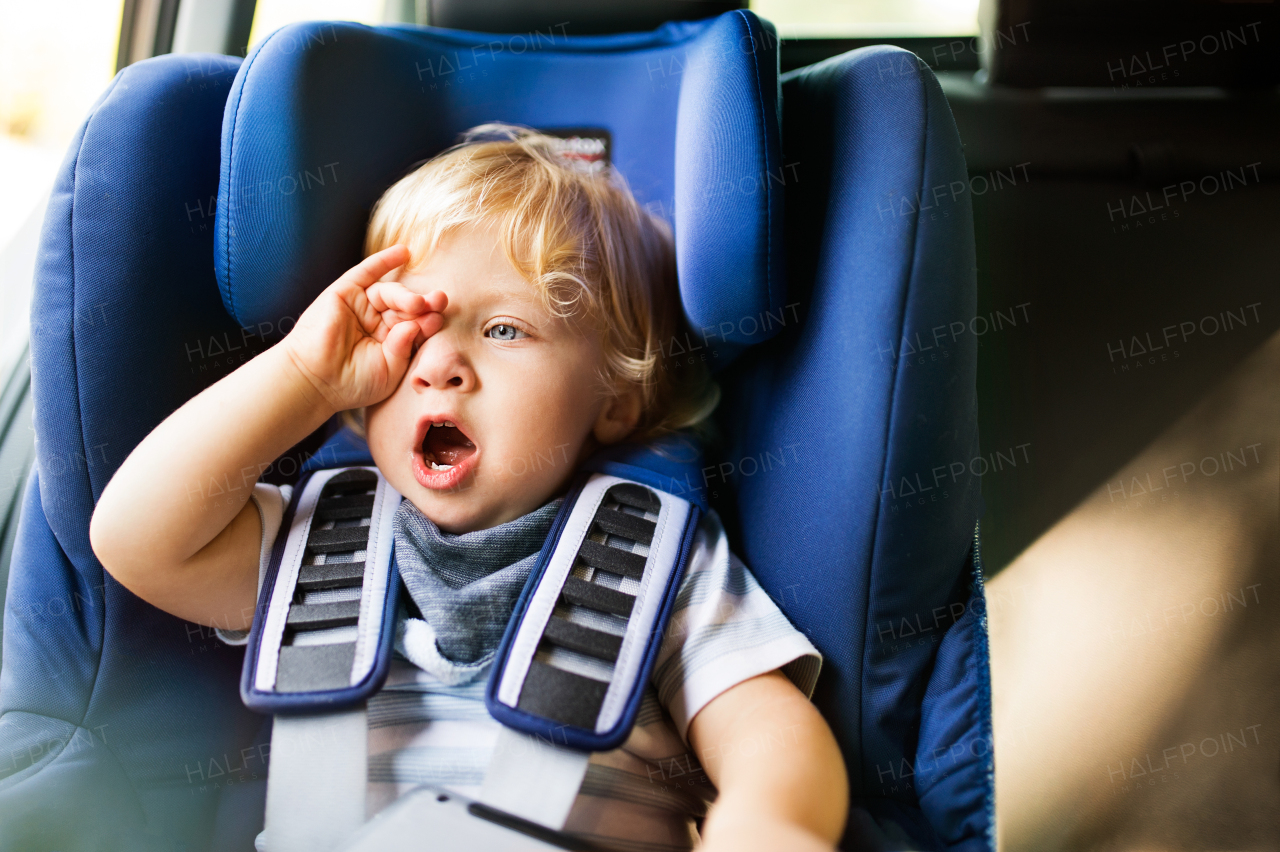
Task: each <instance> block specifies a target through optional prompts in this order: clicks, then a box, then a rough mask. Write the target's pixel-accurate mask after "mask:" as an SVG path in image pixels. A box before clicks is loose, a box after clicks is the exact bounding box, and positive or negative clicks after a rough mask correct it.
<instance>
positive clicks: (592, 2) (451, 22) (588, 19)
mask: <svg viewBox="0 0 1280 852" xmlns="http://www.w3.org/2000/svg"><path fill="white" fill-rule="evenodd" d="M746 7H747V4H746V2H745V0H647V2H644V3H637V2H636V0H428V4H427V21H428V22H429V23H430V24H431V25H432V26H433V27H449V28H451V29H455V30H482V31H484V32H489V33H532V32H537V31H539V30H545V31H548V32H550V31H552V30H555V31H556V32H559V33H561V34H562V35H603V34H605V33H628V32H638V31H640V30H651V29H654V28H655V27H659V26H661V25H662V24H663V23H665V22H666V21H696V20H698V19H699V18H710V17H712V16H714V15H721V14H724V13H725V12H731V11H733V10H734V9H745V8H746Z"/></svg>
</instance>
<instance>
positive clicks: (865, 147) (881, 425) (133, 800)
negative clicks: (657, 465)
mask: <svg viewBox="0 0 1280 852" xmlns="http://www.w3.org/2000/svg"><path fill="white" fill-rule="evenodd" d="M770 33H771V30H770V29H769V28H767V27H764V26H762V25H760V24H759V22H757V21H756V20H755V19H754V16H752V15H751V14H750V13H742V12H735V13H730V14H727V15H725V16H722V17H720V18H717V19H713V20H711V21H709V22H697V23H692V24H679V25H671V26H667V27H664V28H662V29H660V30H658V31H656V32H655V33H644V34H635V35H623V36H607V37H590V38H583V39H577V40H569V41H566V40H564V39H563V38H558V39H556V40H555V41H554V43H552V44H547V43H545V40H544V43H542V44H540V45H538V46H537V49H532V48H531V47H530V46H529V44H527V43H526V44H525V46H524V48H525V49H524V50H523V51H521V52H517V51H516V50H515V49H514V46H515V45H516V44H517V43H516V42H513V41H511V39H509V38H497V37H492V36H482V35H472V34H465V33H452V32H443V31H433V30H420V29H416V28H411V27H391V28H378V29H370V28H365V27H359V26H355V25H345V24H333V25H330V24H306V25H298V26H293V27H288V28H285V29H284V30H281V31H279V32H278V33H276V34H274V35H273V36H271V37H270V38H268V39H267V40H266V41H265V42H264V43H263V45H262V46H260V47H259V48H258V49H257V50H256V51H255V52H254V54H252V55H251V57H250V58H249V59H248V60H246V62H245V64H244V66H243V67H241V68H240V71H239V73H238V75H236V76H235V82H234V83H232V80H231V78H232V72H233V71H234V70H235V67H236V65H237V60H229V59H217V58H212V57H203V58H194V59H193V58H190V57H181V58H176V57H164V58H160V59H156V60H152V61H149V62H144V63H140V64H137V65H134V66H131V67H130V68H128V69H127V70H126V71H125V72H123V73H122V74H121V75H119V76H118V77H117V78H116V80H115V81H114V82H113V85H112V88H111V89H109V90H108V92H107V93H106V95H104V97H103V99H102V100H101V101H100V102H99V104H98V105H97V106H95V108H94V111H93V112H92V114H91V115H90V117H89V120H88V122H87V124H86V126H85V129H84V130H83V131H82V133H81V135H80V137H79V138H78V139H77V140H76V142H75V144H73V146H72V149H71V152H70V153H69V155H68V159H67V161H66V163H65V164H64V166H63V169H62V172H61V175H60V177H59V180H58V184H57V187H56V190H55V194H54V197H53V201H52V203H51V205H50V208H49V215H48V219H47V221H46V225H45V232H44V235H43V238H42V247H41V256H40V265H39V269H38V273H37V279H36V291H35V299H34V300H33V305H34V307H33V313H32V353H33V356H32V357H33V378H32V381H33V391H34V395H35V404H36V428H37V432H38V436H39V443H38V471H37V475H36V476H33V477H32V479H31V484H30V487H29V488H28V492H27V495H26V502H25V505H24V511H23V516H22V519H21V521H20V532H19V541H18V544H17V548H16V549H15V552H14V563H13V568H12V573H11V577H10V589H9V599H8V603H7V607H8V608H7V610H6V619H5V637H4V666H3V671H2V672H0V744H2V747H0V848H29V847H34V848H60V849H88V848H94V849H97V848H108V849H114V848H120V849H130V850H132V849H152V848H156V849H159V848H164V849H175V848H179V847H181V848H184V849H207V848H218V849H221V848H245V847H244V844H245V843H246V842H247V838H248V837H250V836H251V835H252V832H253V831H255V830H256V829H257V828H258V827H259V826H260V824H261V806H262V785H261V775H262V773H261V771H260V769H261V763H259V762H256V761H259V760H260V757H261V755H262V752H261V750H260V746H261V744H262V743H263V742H264V740H263V736H264V726H263V724H262V720H261V717H257V716H254V715H252V714H249V713H248V712H247V711H245V710H244V709H243V708H242V707H241V706H240V704H239V697H238V693H237V675H238V672H239V670H240V665H241V655H240V653H239V652H237V651H234V650H231V649H228V648H225V647H222V646H221V645H219V644H218V643H217V642H216V641H214V640H213V638H212V637H211V636H210V635H209V633H208V631H203V630H200V629H197V628H194V627H193V626H192V625H187V624H184V623H183V622H181V621H179V620H177V619H174V618H170V617H168V616H166V615H163V614H162V613H159V612H158V611H156V610H155V609H153V608H151V607H149V606H147V605H145V604H143V603H141V602H140V601H138V600H137V599H136V598H134V597H133V596H132V595H130V594H129V593H128V592H127V591H125V590H124V589H123V588H121V587H120V586H119V585H118V584H116V583H115V582H114V581H113V580H112V579H111V578H110V577H108V576H106V575H105V574H104V572H103V571H102V568H101V566H100V565H99V564H98V563H97V561H96V560H95V559H94V557H93V554H92V553H91V551H90V548H89V544H88V523H89V518H90V515H91V512H92V507H93V505H94V501H95V500H96V499H97V497H98V496H99V495H100V494H101V492H102V489H103V487H104V485H105V484H106V482H107V480H108V479H109V477H110V476H111V474H112V472H113V471H114V470H115V469H116V468H117V467H118V465H119V464H120V462H121V461H122V460H123V459H124V458H125V456H126V455H127V454H128V453H129V452H130V451H131V450H132V449H133V448H134V446H136V444H137V443H138V442H139V441H140V440H141V439H142V437H143V436H145V435H146V434H147V433H148V431H150V429H152V428H153V427H154V426H155V424H156V423H158V422H159V421H160V420H161V419H162V418H163V417H164V416H165V415H167V414H168V413H169V412H170V411H172V410H173V409H174V408H175V407H177V406H178V405H180V404H181V403H182V402H183V401H184V400H186V399H188V398H189V397H191V396H192V395H194V394H195V393H197V392H198V391H199V390H200V389H201V388H203V387H204V386H206V385H207V384H209V383H211V382H212V381H214V380H216V379H217V378H218V377H220V376H221V375H223V374H225V373H226V372H228V371H229V370H231V369H233V368H234V367H235V366H238V364H239V363H241V361H242V360H243V358H244V357H245V356H246V355H248V354H252V353H253V352H254V351H258V350H260V349H261V347H262V346H263V345H266V343H267V342H269V341H268V340H265V339H263V338H264V336H266V335H265V333H264V332H263V331H262V329H264V328H265V329H268V330H270V329H280V328H282V326H283V327H284V328H286V329H287V327H288V325H289V323H288V320H289V319H290V318H291V317H296V315H297V314H298V313H299V312H300V311H301V309H302V308H303V307H304V306H305V305H306V304H307V303H308V301H309V300H310V299H311V298H312V297H313V296H314V295H315V294H316V293H317V292H319V290H320V289H321V288H323V287H324V286H326V285H327V284H328V283H329V282H330V281H331V280H332V279H333V278H334V277H336V276H337V275H338V274H339V273H340V272H341V271H342V270H343V269H344V268H345V267H346V266H348V265H349V264H350V263H351V262H353V261H354V260H355V259H356V258H357V257H358V254H359V246H360V241H361V234H362V232H363V228H364V224H365V221H366V218H367V215H368V209H369V206H370V204H371V203H372V202H373V200H374V199H376V198H377V197H378V195H379V194H380V193H381V192H382V190H383V189H384V188H385V187H386V186H387V185H388V184H389V183H390V182H391V181H393V180H394V179H395V178H396V177H398V176H399V175H400V174H402V173H403V172H404V171H405V170H406V169H407V168H408V167H409V166H410V165H412V164H413V163H414V162H415V161H417V160H419V159H422V158H423V157H426V156H429V155H430V154H431V153H433V152H435V151H438V150H440V149H441V148H443V147H444V146H446V145H448V144H449V143H450V142H452V141H453V138H454V136H455V134H456V133H457V132H458V131H460V130H462V129H464V128H466V127H469V126H471V125H474V124H477V123H480V122H482V121H488V120H495V119H497V120H505V121H515V122H521V123H526V124H530V125H533V126H541V127H556V126H559V127H564V126H570V125H573V126H588V127H605V128H607V129H609V130H610V131H611V133H612V136H613V143H614V161H615V163H616V164H617V165H618V166H619V167H620V169H621V170H622V172H623V173H624V175H625V176H626V178H627V179H628V181H629V182H630V184H631V185H632V187H633V188H634V189H635V191H636V193H637V195H638V196H639V197H640V198H641V200H642V201H643V202H645V203H647V204H649V205H650V208H651V209H653V210H655V211H657V212H659V213H661V214H662V215H664V216H666V217H668V218H669V219H672V220H673V222H674V224H675V229H676V237H677V245H678V249H679V251H678V255H679V257H678V260H679V264H680V271H681V279H682V281H681V286H682V294H683V298H684V303H685V309H686V311H687V313H688V314H689V315H690V317H691V319H692V320H693V322H694V324H695V326H697V327H699V328H706V329H707V330H708V331H707V336H708V337H709V338H710V339H711V342H712V343H713V344H714V345H715V347H716V348H715V350H714V351H715V352H716V357H715V364H714V365H715V366H717V367H719V368H722V372H721V378H722V384H723V386H724V389H725V403H724V405H723V407H722V410H721V412H720V414H719V417H720V421H721V426H722V430H723V433H724V436H725V440H724V443H723V445H722V446H720V447H719V448H715V449H714V450H713V452H712V453H711V454H710V455H709V457H708V461H707V466H706V467H704V468H703V469H702V472H701V477H700V479H701V481H700V482H696V483H692V484H691V488H693V489H695V490H698V491H700V492H702V493H704V494H705V495H706V497H707V499H709V500H710V501H711V502H712V504H713V505H715V506H716V507H717V508H718V509H719V510H720V512H721V515H722V516H723V517H724V518H725V520H726V523H727V524H729V525H730V527H731V529H732V530H733V533H732V534H733V536H734V539H735V540H734V544H735V548H736V549H737V550H738V552H740V553H741V554H742V555H743V556H744V558H745V559H746V561H747V563H748V565H750V567H751V569H752V570H753V571H754V572H755V574H756V576H757V577H758V578H759V579H760V581H761V583H762V584H763V585H764V586H765V588H766V589H767V590H768V591H769V592H770V593H771V594H772V595H773V596H774V598H775V599H776V600H777V601H778V602H779V603H780V605H781V606H782V607H783V609H784V610H785V611H786V612H787V614H788V615H789V616H790V617H791V618H792V620H793V621H794V622H795V623H796V624H797V626H799V627H800V628H801V629H802V630H804V631H805V632H806V633H807V634H808V635H809V636H810V637H811V638H812V640H813V641H814V643H815V644H816V645H817V646H818V647H819V648H820V649H821V650H822V652H823V653H824V655H825V657H826V665H825V667H824V670H823V674H822V676H821V677H820V679H819V682H818V691H817V693H816V694H815V702H816V703H817V705H818V707H819V708H820V709H821V710H822V712H823V713H824V715H825V716H826V718H827V719H828V720H829V721H830V722H831V724H832V726H833V729H834V730H835V732H836V735H837V738H838V739H839V741H840V743H841V746H842V747H843V750H844V754H845V758H846V762H847V764H848V767H849V771H850V780H851V784H852V790H853V795H854V801H853V803H852V804H853V805H854V806H855V807H858V808H862V809H864V810H865V811H866V812H868V813H869V814H870V815H871V816H873V817H874V818H875V819H878V820H880V821H881V822H882V823H884V822H890V821H891V822H893V823H896V824H897V826H899V827H901V828H902V830H904V831H906V832H907V833H908V834H909V835H910V836H911V837H912V838H913V840H914V842H915V844H916V845H918V846H919V847H922V848H930V849H948V850H964V852H971V850H972V851H973V852H976V850H986V849H993V848H994V839H993V833H994V823H993V818H992V807H993V789H992V763H991V753H990V744H991V733H990V692H989V673H988V670H987V656H986V628H985V617H984V611H983V607H982V591H981V581H980V576H981V575H980V570H979V569H978V567H977V553H976V549H975V545H976V541H975V538H974V524H975V520H976V518H977V515H978V513H979V508H980V497H979V487H978V486H979V482H978V479H977V477H976V476H973V475H972V474H971V471H972V470H973V467H972V466H971V464H970V462H971V460H972V459H974V458H975V457H976V456H977V455H978V445H977V426H976V424H977V419H976V403H975V387H974V384H975V381H974V378H975V363H976V349H975V345H974V339H973V337H972V335H968V336H966V335H964V334H963V333H961V334H959V335H955V334H952V333H950V332H951V329H953V328H954V327H955V325H954V324H956V323H962V324H963V323H967V321H968V320H969V319H970V318H971V317H972V316H973V315H974V311H975V276H974V258H973V235H972V223H971V219H970V212H969V199H968V197H967V194H966V188H967V181H966V173H965V167H964V162H963V158H962V157H961V153H960V147H959V141H958V138H957V136H956V131H955V126H954V123H953V122H952V119H951V116H950V114H949V112H948V108H947V105H946V102H945V101H944V99H943V97H942V94H941V91H940V90H939V88H938V85H937V83H936V81H935V80H934V79H933V76H932V74H931V73H930V72H929V71H928V69H927V68H923V67H922V66H921V65H920V64H919V63H918V61H917V60H916V59H915V58H914V57H913V56H912V55H911V54H909V53H906V52H905V51H900V50H896V49H893V48H868V49H864V50H861V51H855V52H853V53H850V54H846V55H844V56H842V57H837V58H835V59H832V60H829V61H827V62H824V63H821V64H819V65H817V66H812V67H810V68H807V69H802V70H800V71H798V72H794V73H792V74H791V75H789V76H788V77H787V78H785V79H784V81H783V86H782V91H783V96H784V98H785V100H784V101H783V102H782V103H783V107H784V109H783V111H782V112H783V116H782V121H783V124H782V128H781V132H780V131H779V127H778V118H777V110H778V104H779V101H778V97H777V92H778V85H777V77H776V43H775V42H774V40H773V39H772V37H771V35H770ZM495 39H497V41H498V42H500V43H502V44H503V45H504V48H503V51H502V52H499V51H497V49H496V47H491V46H492V43H493V42H494V41H495ZM482 47H483V48H484V49H483V50H482V49H481V48H482ZM446 63H447V64H446ZM464 64H465V65H467V66H468V67H463V66H464ZM428 68H429V69H432V70H427V69H428ZM228 93H230V95H229V97H228ZM224 101H225V102H226V112H225V121H223V120H222V119H223V104H224ZM220 122H222V123H221V131H222V132H221V140H222V151H221V153H222V157H221V169H222V173H221V183H220V184H219V171H218V170H219V149H218V141H219V127H220V124H219V123H220ZM779 140H781V141H779ZM784 149H785V154H784V153H783V151H784ZM784 187H785V201H784V198H783V196H784ZM957 187H958V189H957ZM215 193H217V195H218V198H219V205H218V211H217V224H216V232H217V246H216V251H215V244H214V233H215V227H214V225H213V224H211V222H212V220H211V211H212V204H211V203H210V201H211V198H212V197H213V196H214V195H215ZM784 203H785V210H784V209H783V206H782V205H783V204H784ZM784 214H785V220H784ZM784 247H785V259H784ZM211 259H212V262H211ZM215 265H216V267H217V272H218V275H219V276H220V277H218V278H216V277H215ZM784 278H785V281H786V287H785V288H784ZM224 306H225V308H224ZM228 313H230V315H231V316H230V317H229V316H228ZM770 338H772V339H770ZM748 344H760V345H756V346H751V347H750V348H747V347H748ZM674 354H675V353H673V359H674ZM705 354H706V350H701V351H699V352H695V353H693V354H682V355H680V356H679V357H680V358H685V357H703V355H705ZM228 356H230V357H228ZM735 357H736V358H737V360H736V361H734V362H733V363H732V364H730V363H729V362H730V361H731V360H732V359H733V358H735ZM358 451H359V448H358V447H355V446H354V445H353V444H351V443H350V442H347V443H343V442H342V441H341V440H340V441H337V442H335V443H334V444H333V445H331V446H330V451H327V454H326V456H327V455H332V458H329V457H326V458H323V459H322V460H321V462H323V463H324V464H325V465H329V464H333V463H337V461H338V460H339V459H340V458H343V457H346V456H350V455H353V454H355V453H357V452H358ZM610 463H618V464H626V463H627V458H626V457H625V456H620V457H618V458H616V459H612V460H611V461H610ZM6 760H8V761H9V762H8V764H6V763H5V761H6ZM228 781H233V782H234V783H232V784H228V783H226V782H228ZM255 785H256V786H255ZM239 808H244V809H245V810H244V811H240V810H237V809H239ZM255 810H256V816H255V815H254V811H255ZM245 814H248V815H247V816H246V815H245ZM860 824H862V823H860V822H859V821H858V820H852V821H851V823H850V825H851V829H850V833H849V835H848V836H847V837H846V838H845V841H844V844H843V846H844V848H846V849H855V848H861V845H862V843H863V838H861V837H860V836H859V835H858V833H857V826H858V825H860Z"/></svg>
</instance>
